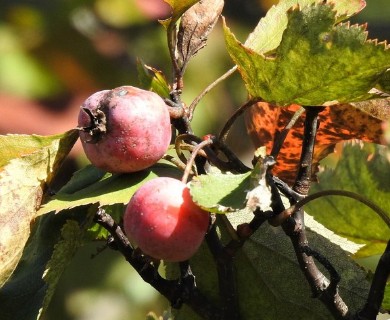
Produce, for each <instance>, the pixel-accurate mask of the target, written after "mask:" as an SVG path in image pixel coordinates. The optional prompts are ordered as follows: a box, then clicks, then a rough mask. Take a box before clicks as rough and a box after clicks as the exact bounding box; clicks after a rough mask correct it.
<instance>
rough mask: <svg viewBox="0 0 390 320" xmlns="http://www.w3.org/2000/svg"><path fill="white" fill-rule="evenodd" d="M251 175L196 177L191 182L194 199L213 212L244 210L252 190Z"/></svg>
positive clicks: (220, 174)
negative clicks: (247, 197) (249, 192)
mask: <svg viewBox="0 0 390 320" xmlns="http://www.w3.org/2000/svg"><path fill="white" fill-rule="evenodd" d="M250 174H251V173H250V172H249V173H245V174H237V175H233V174H222V173H213V174H207V175H200V176H198V177H194V179H192V181H191V182H190V192H191V196H192V199H193V200H194V202H195V203H196V204H197V205H198V206H200V207H201V208H203V209H205V210H208V211H211V212H216V213H227V212H231V211H235V210H237V209H242V208H244V207H245V202H246V198H245V196H246V193H247V192H248V191H249V189H250Z"/></svg>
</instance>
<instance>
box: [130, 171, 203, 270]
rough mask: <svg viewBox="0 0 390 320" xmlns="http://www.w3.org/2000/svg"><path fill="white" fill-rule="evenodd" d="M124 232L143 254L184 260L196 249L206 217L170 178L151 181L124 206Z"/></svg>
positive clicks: (188, 193)
mask: <svg viewBox="0 0 390 320" xmlns="http://www.w3.org/2000/svg"><path fill="white" fill-rule="evenodd" d="M123 222H124V230H125V233H126V235H127V236H128V238H129V239H130V241H132V242H134V243H136V244H137V245H138V247H139V248H140V249H141V250H142V251H143V252H144V253H145V254H147V255H149V256H151V257H153V258H155V259H162V260H166V261H172V262H176V261H184V260H188V259H189V258H191V257H192V256H193V255H194V253H195V252H196V251H197V250H198V248H199V246H200V244H201V243H202V241H203V238H204V236H205V234H206V231H207V228H208V225H209V215H208V213H207V212H206V211H204V210H202V209H200V208H199V207H198V206H196V205H195V204H194V202H193V201H192V199H191V196H190V192H189V189H188V188H187V186H186V185H185V184H184V183H182V182H181V181H179V180H176V179H173V178H165V177H160V178H155V179H153V180H150V181H148V182H146V183H145V184H144V185H142V186H141V187H140V188H139V189H138V190H137V191H136V193H135V194H134V196H133V197H132V198H131V200H130V202H129V204H128V205H127V208H126V211H125V214H124V218H123Z"/></svg>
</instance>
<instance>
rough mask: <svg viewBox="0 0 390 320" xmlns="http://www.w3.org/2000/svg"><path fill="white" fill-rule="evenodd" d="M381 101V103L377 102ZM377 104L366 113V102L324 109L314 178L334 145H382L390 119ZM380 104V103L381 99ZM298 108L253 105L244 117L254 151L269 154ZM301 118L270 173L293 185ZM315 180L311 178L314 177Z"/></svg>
mask: <svg viewBox="0 0 390 320" xmlns="http://www.w3.org/2000/svg"><path fill="white" fill-rule="evenodd" d="M379 100H381V99H379ZM379 100H370V102H368V105H371V106H372V108H370V109H369V108H367V111H369V112H368V113H367V112H365V111H362V110H361V109H364V107H363V105H364V104H365V102H357V103H351V104H340V105H337V106H333V107H327V108H326V109H325V110H324V111H322V112H320V114H319V123H320V125H319V128H318V132H317V137H316V145H315V149H314V157H313V174H315V173H316V172H317V171H318V164H319V161H320V160H321V159H323V158H325V157H326V156H327V155H328V154H330V153H332V152H334V148H335V146H336V144H337V143H339V142H341V141H345V140H351V139H360V140H363V141H366V142H373V143H378V144H379V143H382V134H383V128H382V118H384V117H389V116H390V112H389V111H390V109H389V108H390V107H389V105H387V104H386V103H384V105H385V106H384V108H383V109H381V108H377V106H380V105H381V103H380V102H379ZM382 100H383V99H382ZM299 107H300V106H298V105H290V106H288V107H285V108H280V107H278V106H274V105H271V104H268V103H265V102H260V103H257V104H255V105H253V106H252V107H251V108H250V109H249V110H248V111H247V112H246V114H245V121H246V127H247V129H248V132H249V134H250V136H251V139H252V141H253V143H254V146H255V147H256V148H258V147H260V146H266V147H267V152H268V154H269V153H270V152H271V150H272V147H273V143H274V138H275V137H276V138H277V136H278V134H279V133H280V132H281V131H282V130H283V129H284V128H285V126H286V125H287V124H288V122H289V121H290V119H291V117H292V116H293V114H294V112H295V111H297V110H298V109H299ZM378 110H382V111H383V112H381V114H382V115H380V114H378V117H379V118H378V117H375V116H373V115H371V114H375V113H376V111H378ZM303 123H304V117H301V118H300V119H298V121H297V122H296V123H295V125H294V127H293V128H292V129H291V130H290V131H289V133H288V135H287V138H286V140H285V142H284V144H283V146H282V148H281V150H280V152H279V155H278V157H277V159H276V165H275V166H274V167H273V171H272V172H273V173H274V174H275V175H277V176H278V177H279V178H281V179H282V180H284V181H285V182H287V183H289V184H292V183H293V182H294V180H295V173H296V172H297V169H298V165H299V159H300V154H301V145H302V139H303ZM313 178H314V177H313Z"/></svg>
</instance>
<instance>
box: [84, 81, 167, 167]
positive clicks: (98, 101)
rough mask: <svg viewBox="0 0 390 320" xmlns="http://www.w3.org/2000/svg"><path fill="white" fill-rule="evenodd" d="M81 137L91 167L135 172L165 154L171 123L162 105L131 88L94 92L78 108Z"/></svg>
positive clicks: (143, 92)
mask: <svg viewBox="0 0 390 320" xmlns="http://www.w3.org/2000/svg"><path fill="white" fill-rule="evenodd" d="M78 124H79V127H80V128H82V129H81V131H80V138H81V142H82V145H83V147H84V151H85V154H86V155H87V157H88V159H89V160H90V161H91V163H92V164H93V165H95V166H96V167H98V168H101V169H103V170H106V171H109V172H118V173H119V172H135V171H140V170H143V169H145V168H148V167H150V166H151V165H153V164H154V163H156V162H157V161H158V160H160V159H161V157H162V156H163V155H164V154H165V152H166V151H167V149H168V146H169V143H170V140H171V124H170V118H169V112H168V109H167V107H166V105H165V102H164V101H163V100H162V99H161V98H160V97H159V96H158V95H157V94H155V93H153V92H151V91H145V90H142V89H139V88H135V87H131V86H123V87H119V88H116V89H113V90H103V91H99V92H96V93H94V94H93V95H92V96H90V97H89V98H88V99H87V100H85V102H84V104H83V105H82V106H81V108H80V113H79V119H78Z"/></svg>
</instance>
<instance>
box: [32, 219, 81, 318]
mask: <svg viewBox="0 0 390 320" xmlns="http://www.w3.org/2000/svg"><path fill="white" fill-rule="evenodd" d="M84 234H85V230H83V229H82V228H81V227H80V225H79V223H78V222H77V221H75V220H67V221H66V223H65V225H64V226H63V227H62V229H61V240H60V241H59V242H57V244H56V245H55V246H54V251H53V254H52V255H51V258H50V260H49V261H48V263H47V265H46V268H45V271H44V273H43V280H44V281H45V283H46V284H47V289H46V294H45V298H44V300H43V303H42V308H41V309H40V312H39V317H38V319H41V317H42V315H44V314H45V311H46V309H47V307H48V306H49V303H50V300H51V298H52V296H53V294H54V291H55V289H56V287H57V283H58V281H59V279H60V277H61V275H62V272H63V271H64V270H65V268H66V267H67V266H68V264H69V263H70V261H71V259H72V257H73V256H74V254H75V253H76V251H77V249H78V248H79V247H81V246H82V245H83V244H84Z"/></svg>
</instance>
